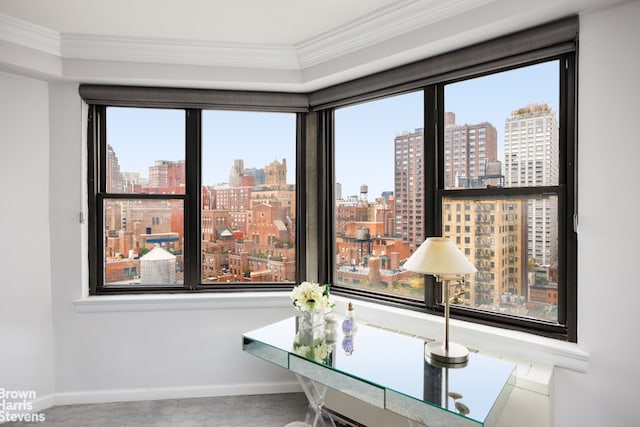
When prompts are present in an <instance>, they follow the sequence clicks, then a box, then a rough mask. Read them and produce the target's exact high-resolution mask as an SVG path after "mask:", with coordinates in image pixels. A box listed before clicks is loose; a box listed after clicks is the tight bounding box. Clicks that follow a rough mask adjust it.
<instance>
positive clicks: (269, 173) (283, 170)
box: [264, 159, 287, 189]
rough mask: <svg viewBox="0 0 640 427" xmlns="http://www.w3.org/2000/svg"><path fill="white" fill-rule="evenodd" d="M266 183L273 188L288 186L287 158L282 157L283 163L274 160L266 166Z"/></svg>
mask: <svg viewBox="0 0 640 427" xmlns="http://www.w3.org/2000/svg"><path fill="white" fill-rule="evenodd" d="M264 173H265V185H266V186H267V187H271V188H273V189H278V188H282V189H284V188H286V187H287V159H282V163H280V162H279V161H277V160H274V161H273V162H271V163H270V164H269V165H267V166H265V167H264Z"/></svg>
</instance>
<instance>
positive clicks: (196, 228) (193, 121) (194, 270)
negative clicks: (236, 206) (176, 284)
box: [184, 109, 202, 290]
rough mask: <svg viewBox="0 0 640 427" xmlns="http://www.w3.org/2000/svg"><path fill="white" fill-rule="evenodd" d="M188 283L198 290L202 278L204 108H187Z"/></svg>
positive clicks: (188, 285) (186, 277)
mask: <svg viewBox="0 0 640 427" xmlns="http://www.w3.org/2000/svg"><path fill="white" fill-rule="evenodd" d="M185 120H186V126H185V164H186V168H185V174H186V176H185V179H186V188H185V192H186V203H185V215H184V240H185V244H184V248H185V249H184V250H185V256H184V269H185V271H184V286H185V288H188V289H191V290H194V289H196V288H198V287H199V286H200V282H201V278H200V271H201V263H202V256H201V253H202V252H201V240H202V239H201V237H200V236H202V232H201V229H200V228H201V207H200V205H201V199H202V197H201V194H200V193H201V188H202V111H201V110H196V109H188V110H186V111H185Z"/></svg>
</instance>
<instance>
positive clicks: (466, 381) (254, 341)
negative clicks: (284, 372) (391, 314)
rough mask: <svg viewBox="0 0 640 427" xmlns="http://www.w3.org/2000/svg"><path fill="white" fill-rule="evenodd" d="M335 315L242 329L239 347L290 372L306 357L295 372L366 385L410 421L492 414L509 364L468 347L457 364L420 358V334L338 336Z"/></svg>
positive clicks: (486, 419) (450, 421) (474, 420)
mask: <svg viewBox="0 0 640 427" xmlns="http://www.w3.org/2000/svg"><path fill="white" fill-rule="evenodd" d="M341 321H342V319H338V323H337V329H328V328H326V327H325V326H327V325H330V324H329V323H326V324H325V325H322V326H319V327H315V328H312V330H302V329H301V328H300V327H299V323H300V322H299V321H298V318H297V317H291V318H288V319H285V320H282V321H280V322H276V323H274V324H271V325H268V326H265V327H263V328H259V329H256V330H254V331H251V332H247V333H245V334H243V349H244V350H245V351H247V352H249V353H252V354H254V355H256V356H258V357H261V358H263V359H265V360H268V361H270V362H272V363H276V364H278V365H279V366H282V367H284V368H287V369H291V370H294V371H296V370H297V369H299V368H298V366H300V365H301V363H307V364H308V365H306V368H305V369H306V371H304V372H302V373H303V374H306V373H308V375H309V376H313V375H315V374H314V372H318V373H317V375H318V378H317V379H318V380H319V381H321V382H323V383H325V384H326V385H328V386H330V387H331V386H332V383H331V382H332V377H331V375H342V376H346V377H349V378H352V379H355V380H357V381H359V382H361V383H365V384H368V385H369V386H370V387H371V388H372V390H373V393H377V392H378V389H379V390H380V393H381V394H379V396H380V397H379V399H381V400H383V402H382V404H381V405H379V406H382V407H385V408H387V409H390V410H392V411H394V412H397V413H400V414H401V415H404V416H407V417H409V418H413V419H415V420H417V421H422V422H425V421H427V420H428V421H430V422H431V423H433V420H434V417H436V418H437V417H441V416H442V415H443V414H446V415H447V416H448V417H445V418H446V425H478V424H480V425H491V424H492V423H493V422H494V421H495V418H496V417H497V415H499V411H500V410H501V406H502V404H503V403H504V400H506V398H507V397H508V394H509V393H510V391H511V388H512V385H513V382H514V379H515V377H514V375H515V364H513V363H509V362H505V361H503V360H500V359H495V358H490V357H486V356H482V355H479V354H475V353H471V354H470V355H469V361H468V363H467V364H466V365H465V366H464V367H458V368H450V367H445V366H438V365H437V364H434V363H433V362H430V361H428V360H426V359H425V357H424V346H425V341H424V339H421V338H417V337H412V336H408V335H404V334H400V333H396V332H393V331H389V330H385V329H381V328H377V327H373V326H368V325H364V324H358V325H357V329H356V330H355V331H354V332H352V333H351V334H347V335H345V334H344V333H343V332H342V330H341V328H340V322H341ZM332 338H333V339H332ZM294 359H295V360H294ZM292 361H293V363H292ZM336 384H338V382H336ZM347 393H348V391H347ZM348 394H353V393H348ZM365 394H366V392H365ZM357 397H360V396H357ZM365 400H366V399H365ZM374 400H375V399H374ZM371 403H373V404H376V403H375V402H371Z"/></svg>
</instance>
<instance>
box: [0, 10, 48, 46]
mask: <svg viewBox="0 0 640 427" xmlns="http://www.w3.org/2000/svg"><path fill="white" fill-rule="evenodd" d="M0 40H2V41H6V42H10V43H14V44H17V45H20V46H25V47H28V48H30V49H34V50H38V51H41V52H45V53H49V54H51V55H55V56H60V34H59V33H58V32H57V31H53V30H49V29H47V28H44V27H40V26H38V25H34V24H32V23H30V22H27V21H22V20H20V19H16V18H13V17H11V16H7V15H3V14H0Z"/></svg>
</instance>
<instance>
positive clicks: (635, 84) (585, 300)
mask: <svg viewBox="0 0 640 427" xmlns="http://www.w3.org/2000/svg"><path fill="white" fill-rule="evenodd" d="M639 19H640V2H637V1H635V2H630V3H626V4H624V5H622V6H620V7H616V8H613V9H610V10H605V11H601V12H598V13H593V14H585V15H584V16H582V17H581V20H580V58H579V67H580V68H579V73H580V79H579V103H578V107H579V116H578V120H579V149H578V154H579V163H578V167H579V173H578V181H579V189H578V195H579V215H580V216H579V236H578V239H579V240H578V275H579V276H578V340H579V343H580V346H581V347H582V348H584V349H585V350H587V351H588V352H589V353H590V355H591V358H590V362H589V372H588V373H587V374H577V373H574V372H570V371H565V370H558V371H557V372H556V376H555V378H556V382H555V396H556V397H555V400H554V405H555V420H556V426H569V425H571V426H573V425H580V426H605V425H607V426H632V425H638V420H637V417H638V416H637V414H636V410H635V408H636V405H637V404H638V402H637V397H638V395H639V393H638V389H637V387H638V381H639V380H640V363H638V360H639V359H640V341H639V337H638V332H637V330H638V329H637V328H638V325H640V314H639V313H640V310H638V304H639V299H638V289H639V288H638V274H637V272H636V267H637V266H638V243H640V229H639V228H638V226H637V224H636V222H637V218H636V215H637V212H638V209H639V208H640V203H639V200H638V195H639V194H640V190H639V189H638V161H639V160H640V133H638V123H639V117H640V107H639V102H640V80H639V76H640V49H639V48H638V40H640V28H639V26H638V20H639Z"/></svg>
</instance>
